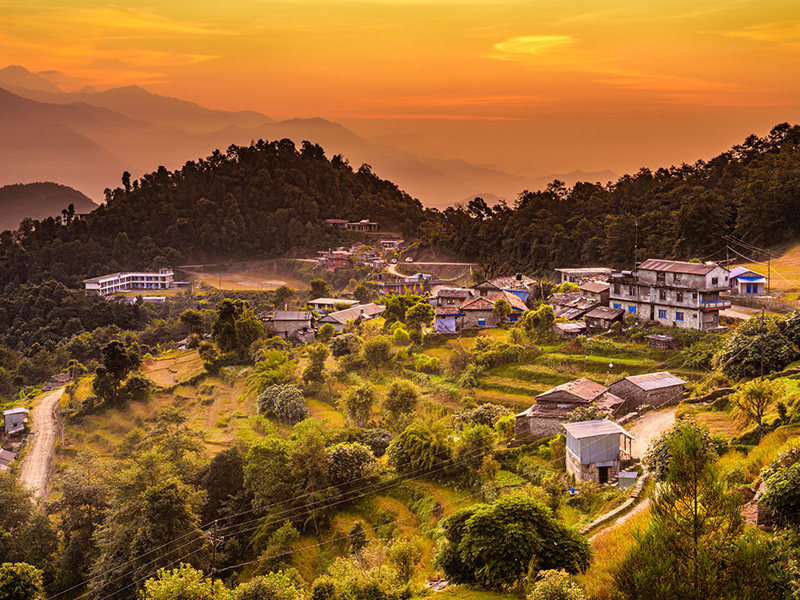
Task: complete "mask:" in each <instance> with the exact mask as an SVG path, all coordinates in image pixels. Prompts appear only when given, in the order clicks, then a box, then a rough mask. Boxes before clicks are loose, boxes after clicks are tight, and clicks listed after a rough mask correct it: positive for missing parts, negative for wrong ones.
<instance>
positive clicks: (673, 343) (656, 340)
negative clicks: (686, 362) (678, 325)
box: [644, 333, 681, 350]
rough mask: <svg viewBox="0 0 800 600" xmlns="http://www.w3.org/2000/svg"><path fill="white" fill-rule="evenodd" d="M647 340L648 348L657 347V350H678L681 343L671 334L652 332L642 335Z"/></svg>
mask: <svg viewBox="0 0 800 600" xmlns="http://www.w3.org/2000/svg"><path fill="white" fill-rule="evenodd" d="M644 337H645V339H646V340H647V347H648V348H658V349H659V350H678V349H679V348H680V347H681V344H680V342H679V341H678V340H676V339H675V338H674V337H672V336H671V335H662V334H659V333H654V334H653V335H646V336H644Z"/></svg>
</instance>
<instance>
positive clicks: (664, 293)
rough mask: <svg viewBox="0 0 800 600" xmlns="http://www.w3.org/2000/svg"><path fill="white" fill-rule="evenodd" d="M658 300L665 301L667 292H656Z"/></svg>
mask: <svg viewBox="0 0 800 600" xmlns="http://www.w3.org/2000/svg"><path fill="white" fill-rule="evenodd" d="M658 299H659V300H666V299H667V290H658Z"/></svg>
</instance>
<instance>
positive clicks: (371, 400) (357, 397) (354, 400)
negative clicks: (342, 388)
mask: <svg viewBox="0 0 800 600" xmlns="http://www.w3.org/2000/svg"><path fill="white" fill-rule="evenodd" d="M375 400H376V394H375V388H373V387H372V386H371V385H370V384H369V383H362V384H361V385H358V386H355V387H351V388H350V389H349V390H347V393H346V394H345V395H344V397H343V398H342V399H341V400H340V401H339V404H340V405H341V407H342V409H343V410H344V412H345V414H346V415H347V420H348V421H349V422H350V423H351V424H353V425H355V426H356V427H364V426H366V424H367V421H368V420H369V417H370V415H371V414H372V405H373V404H375Z"/></svg>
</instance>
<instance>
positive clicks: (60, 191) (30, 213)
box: [0, 183, 97, 231]
mask: <svg viewBox="0 0 800 600" xmlns="http://www.w3.org/2000/svg"><path fill="white" fill-rule="evenodd" d="M70 204H72V206H73V207H74V209H75V213H76V214H80V213H88V212H92V211H93V210H94V209H95V208H97V204H95V203H94V202H92V201H91V200H90V199H89V198H87V197H86V196H84V195H83V194H81V193H80V192H79V191H77V190H73V189H72V188H70V187H67V186H65V185H59V184H57V183H26V184H14V185H6V186H3V187H0V231H5V230H6V229H16V228H17V227H19V224H20V222H21V221H22V220H23V219H25V218H26V217H27V218H31V219H38V220H42V219H46V218H47V217H51V216H52V217H56V216H58V215H60V214H61V211H62V210H63V209H64V208H66V207H68V206H69V205H70Z"/></svg>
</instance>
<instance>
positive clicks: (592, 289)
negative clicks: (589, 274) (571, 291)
mask: <svg viewBox="0 0 800 600" xmlns="http://www.w3.org/2000/svg"><path fill="white" fill-rule="evenodd" d="M608 288H609V285H608V283H606V282H605V281H587V282H586V283H582V284H581V285H580V290H581V294H582V295H583V297H584V298H592V299H594V300H597V302H598V303H599V304H601V305H603V306H608Z"/></svg>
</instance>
